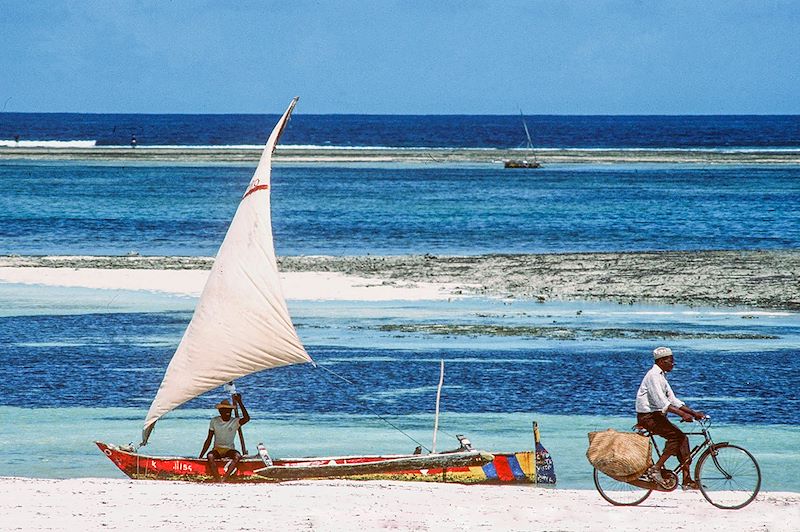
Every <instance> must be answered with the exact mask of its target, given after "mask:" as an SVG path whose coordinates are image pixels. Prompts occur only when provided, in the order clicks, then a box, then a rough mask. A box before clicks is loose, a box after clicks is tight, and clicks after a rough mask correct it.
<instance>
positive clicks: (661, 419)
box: [636, 412, 689, 462]
mask: <svg viewBox="0 0 800 532" xmlns="http://www.w3.org/2000/svg"><path fill="white" fill-rule="evenodd" d="M636 418H637V421H638V423H639V425H641V426H642V427H644V428H646V429H647V430H649V431H650V432H651V433H653V434H656V435H658V436H661V437H662V438H664V439H666V440H667V443H666V445H664V453H666V454H668V455H676V456H677V457H678V460H680V461H681V462H683V461H684V460H686V459H687V458H688V457H689V438H688V437H687V436H686V434H684V433H683V431H682V430H681V429H679V428H678V427H676V426H675V425H673V424H672V423H670V422H669V420H668V419H667V416H666V415H664V414H662V413H661V412H650V413H649V414H637V415H636Z"/></svg>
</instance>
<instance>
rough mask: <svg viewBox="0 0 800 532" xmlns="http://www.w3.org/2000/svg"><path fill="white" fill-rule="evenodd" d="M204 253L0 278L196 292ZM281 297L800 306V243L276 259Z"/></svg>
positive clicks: (23, 266)
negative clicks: (795, 246) (779, 247)
mask: <svg viewBox="0 0 800 532" xmlns="http://www.w3.org/2000/svg"><path fill="white" fill-rule="evenodd" d="M212 262H213V259H212V258H210V257H148V256H117V257H114V256H112V257H96V256H91V257H72V256H50V257H48V256H36V257H20V256H2V257H0V282H8V283H34V284H49V285H56V286H84V287H96V288H116V289H139V290H155V291H159V290H161V291H166V292H171V293H181V294H186V295H197V294H199V293H200V290H201V289H202V285H203V283H204V281H205V276H206V275H207V273H206V272H207V270H208V269H210V267H211V264H212ZM278 262H279V268H280V270H281V272H282V275H283V280H284V294H285V296H286V297H287V299H313V300H323V299H333V300H337V299H338V300H344V299H350V300H366V301H370V300H371V301H380V300H388V299H416V300H421V299H447V298H452V297H465V296H482V297H498V298H506V299H527V300H533V301H540V302H545V301H551V300H564V301H575V300H580V301H610V302H616V303H623V304H634V303H653V304H667V305H674V304H679V305H687V306H712V307H744V308H753V309H768V310H785V311H792V312H796V311H800V283H798V282H797V279H800V250H783V251H774V250H773V251H669V252H641V253H563V254H527V255H475V256H434V255H401V256H357V257H355V256H351V257H332V256H292V257H281V258H279V261H278Z"/></svg>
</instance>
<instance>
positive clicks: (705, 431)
mask: <svg viewBox="0 0 800 532" xmlns="http://www.w3.org/2000/svg"><path fill="white" fill-rule="evenodd" d="M697 423H698V424H699V425H700V432H684V434H686V436H703V441H702V442H701V443H698V444H697V445H695V446H694V448H693V449H692V450H691V451H689V457H688V458H687V459H686V460H684V461H683V462H680V463H679V464H678V465H677V466H675V468H673V469H672V470H671V471H672V472H673V473H674V474H676V475H677V474H678V472H679V471H680V470H681V469H683V468H684V467H685V466H688V465H689V464H691V463H692V461H693V460H694V458H695V457H696V456H697V455H699V454H701V453H702V452H703V451H705V450H706V449H711V458H712V459H713V460H714V465H715V466H717V469H719V471H720V472H721V473H722V474H724V475H725V476H726V478H730V474H728V472H727V471H725V470H724V469H723V468H722V466H721V465H720V463H719V462H718V461H717V456H716V453H715V452H714V447H716V446H717V445H723V444H727V443H728V442H719V443H715V442H714V440H713V439H712V438H711V431H710V427H711V421H710V419H709V418H706V419H699V420H697ZM636 432H638V433H639V434H641V435H642V436H647V437H649V438H650V442H651V443H652V444H653V449H655V451H656V456H658V458H661V449H659V448H658V444H657V443H656V440H655V436H656V435H655V434H652V433H651V432H650V431H649V430H647V429H644V428H641V427H639V428H636Z"/></svg>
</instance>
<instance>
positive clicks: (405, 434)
mask: <svg viewBox="0 0 800 532" xmlns="http://www.w3.org/2000/svg"><path fill="white" fill-rule="evenodd" d="M314 367H316V368H319V369H324V370H325V371H327V372H328V373H330V374H331V375H333V376H335V377H338V378H339V379H341V380H343V381H344V382H346V383H347V384H350V385H351V386H355V383H354V382H352V381H350V380H348V379H347V377H343V376H341V375H339V374H338V373H336V372H335V371H333V370H332V369H328V368H326V367H325V366H323V365H322V364H315V366H314ZM354 399H356V400H358V401H360V402H361V403H362V404H363V405H364V406H366V407H367V409H368V410H369V411H370V412H372V413H373V414H374V415H375V416H376V417H377V418H378V419H380V420H381V421H383V422H385V423H386V424H387V425H389V426H390V427H392V428H393V429H395V430H396V431H398V432H400V433H401V434H402V435H403V436H405V437H406V438H408V439H409V440H411V441H413V442H414V443H416V444H417V445H419V446H420V447H422V448H423V449H425V450H426V451H428V452H431V450H430V449H428V447H427V446H425V445H423V444H422V443H420V442H418V441H417V440H416V439H414V437H413V436H411V435H410V434H408V433H407V432H405V431H404V430H403V429H401V428H400V427H398V426H397V425H395V424H394V423H392V422H391V421H389V420H388V419H386V418H385V417H383V416H382V415H381V414H379V413H378V412H376V411H375V410H374V409H373V408H372V407H371V406H370V405H369V403H367V402H366V401H364V400H361V399H358V398H357V397H354Z"/></svg>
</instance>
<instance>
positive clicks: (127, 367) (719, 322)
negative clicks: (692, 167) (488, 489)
mask: <svg viewBox="0 0 800 532" xmlns="http://www.w3.org/2000/svg"><path fill="white" fill-rule="evenodd" d="M0 301H2V302H3V303H4V304H3V305H2V308H3V312H2V315H0V348H1V349H2V350H3V352H4V353H6V355H7V360H8V361H9V364H10V367H9V368H8V369H9V371H8V376H7V378H6V379H5V380H4V381H3V382H2V383H0V405H2V406H0V416H1V417H2V419H4V420H6V419H8V420H14V422H13V423H9V427H10V428H11V430H10V431H7V432H6V433H5V434H4V435H3V436H2V437H0V450H2V452H3V454H4V456H5V457H6V458H7V460H5V461H3V462H2V464H0V475H20V476H35V477H56V478H65V477H89V476H100V477H119V476H120V475H121V473H119V472H118V471H117V470H116V468H115V467H114V466H113V465H112V464H111V463H110V462H108V461H107V460H106V459H105V457H104V456H103V455H101V454H100V453H99V451H97V450H96V448H95V447H94V446H93V444H92V441H93V440H95V439H101V440H106V441H109V442H113V443H128V442H137V441H138V438H139V431H140V427H141V423H142V419H143V418H144V414H145V411H146V409H147V406H148V404H149V402H150V400H151V399H152V397H153V394H154V393H155V389H156V388H157V387H158V384H159V382H160V378H161V375H162V374H163V371H164V368H165V367H166V364H167V363H168V360H169V357H170V356H171V354H172V351H173V350H174V348H175V346H176V345H177V343H178V341H179V339H180V336H181V334H182V332H183V328H184V327H185V325H186V323H187V322H188V319H189V317H190V315H191V309H192V308H193V306H194V300H193V299H192V298H185V297H176V296H169V295H164V294H149V293H145V292H130V291H109V290H89V289H67V288H53V287H41V286H21V285H9V284H0ZM290 308H291V311H292V314H293V316H294V318H295V322H296V323H297V326H298V331H299V333H300V335H301V337H302V339H303V341H304V342H305V343H306V345H307V347H308V350H309V352H310V353H311V354H312V356H313V357H314V358H315V359H316V360H317V361H318V362H319V363H320V364H321V365H322V366H324V367H325V368H328V369H330V370H332V371H334V372H336V373H338V374H341V375H343V376H345V377H347V378H348V379H349V380H350V381H351V383H350V384H345V383H343V382H342V381H340V380H338V379H336V378H335V377H332V376H331V375H330V374H328V373H326V372H324V371H322V370H313V369H312V368H310V367H308V366H300V367H289V368H282V369H279V370H274V371H271V372H263V373H261V374H257V375H254V376H251V377H247V378H245V379H242V380H241V382H240V385H241V388H242V389H243V391H244V393H245V398H246V401H247V404H248V405H249V407H250V409H251V411H252V413H253V414H254V421H253V422H252V424H251V425H249V426H248V427H247V429H248V430H247V439H248V441H249V442H250V443H251V445H252V444H253V443H257V442H258V441H264V442H265V443H266V444H267V445H268V446H269V447H270V449H271V452H272V453H273V454H274V455H276V456H303V455H304V456H308V455H320V454H328V455H330V454H355V453H379V452H384V453H385V452H408V451H410V450H412V449H413V448H414V447H415V446H416V445H417V443H416V441H419V442H420V443H423V444H425V445H426V446H430V442H431V436H432V435H431V431H432V425H433V405H434V398H435V384H436V381H437V379H438V364H439V360H441V359H444V360H445V362H446V369H445V387H444V390H443V397H442V409H443V418H442V433H440V435H439V441H440V442H441V443H440V444H439V448H440V449H444V448H449V447H451V446H455V438H454V437H453V435H454V434H456V433H465V434H467V435H468V436H469V437H470V438H471V440H472V441H473V442H474V443H475V444H476V445H477V446H480V447H482V448H486V449H489V450H523V449H526V448H530V446H531V442H532V436H531V421H532V420H534V419H536V420H538V421H539V423H540V426H541V430H542V436H543V443H544V444H545V446H546V447H547V448H548V449H549V450H550V452H551V453H552V454H553V456H554V459H555V460H556V467H557V472H558V475H559V485H560V486H562V487H573V488H574V487H577V488H591V469H590V468H589V466H588V463H587V462H586V460H585V458H584V453H585V450H586V445H587V439H586V433H587V432H589V431H592V430H602V429H605V428H608V427H613V428H616V429H618V430H626V429H628V428H629V427H630V425H632V423H633V417H634V416H633V414H632V411H633V395H634V393H635V389H636V386H637V385H638V381H639V380H640V379H641V376H642V374H643V373H644V371H646V369H647V368H648V367H649V365H650V359H649V354H648V353H649V350H650V349H652V347H653V346H654V345H656V344H660V343H665V342H666V343H669V345H671V346H672V347H673V349H675V350H676V352H677V353H679V357H678V362H679V365H678V367H677V368H676V370H675V372H674V373H673V375H672V376H671V377H670V380H671V382H672V383H673V387H674V388H675V389H676V392H677V393H678V395H679V396H681V397H683V398H684V399H686V400H687V401H689V402H690V404H692V405H694V406H697V407H699V408H702V409H704V410H706V411H707V412H709V413H711V414H712V415H713V416H714V419H715V424H716V425H717V427H716V431H715V436H716V437H717V439H730V440H731V441H733V442H736V443H740V444H742V445H744V446H745V447H747V448H749V449H750V450H751V451H752V452H753V453H754V454H755V455H756V457H757V458H758V459H759V461H760V462H761V465H762V466H763V470H764V488H765V489H768V490H789V491H800V483H799V482H798V481H797V479H796V478H795V475H793V474H792V473H791V472H792V471H796V470H797V469H798V466H800V453H798V452H797V451H796V449H797V448H798V445H799V444H800V423H798V420H797V418H796V417H794V416H796V415H797V411H798V408H797V406H798V405H797V396H796V394H794V392H793V390H795V389H796V385H797V381H796V370H795V369H794V368H796V364H797V357H796V352H797V346H798V345H800V340H799V339H800V317H798V315H797V314H794V313H789V312H754V311H752V310H747V309H708V308H685V307H674V306H645V305H615V304H604V303H584V302H569V303H567V302H552V303H546V304H537V303H532V302H509V301H500V300H487V299H464V300H453V301H449V302H447V301H436V302H434V301H391V302H380V303H365V302H346V301H345V302H314V301H291V302H290ZM432 324H438V325H441V326H445V327H451V329H448V332H447V333H446V334H431V333H430V330H429V329H428V326H430V325H432ZM464 324H466V325H471V326H477V327H478V328H477V329H471V331H472V332H471V333H469V334H460V333H456V332H454V331H455V329H453V328H452V327H453V326H456V325H464ZM387 326H389V328H388V329H387V328H386V327H387ZM397 326H402V328H401V329H397ZM503 327H505V328H506V329H502V328H503ZM549 327H550V328H556V329H558V330H559V331H568V332H569V331H572V333H570V334H568V335H566V336H563V335H560V334H559V335H555V336H553V335H551V334H550V333H549V332H547V331H549V330H550V329H548V328H549ZM515 328H516V329H515ZM610 328H614V329H615V330H617V331H622V332H621V333H619V334H616V335H606V334H604V335H599V336H596V335H592V334H589V333H588V332H587V331H593V330H605V329H610ZM543 329H544V330H545V333H542V332H541V331H542V330H543ZM503 330H505V331H508V330H511V331H512V332H514V331H515V333H514V334H505V333H501V332H498V331H503ZM631 330H636V331H650V332H649V333H647V334H649V335H650V336H647V335H645V337H642V336H641V335H633V336H632V335H630V334H627V333H626V331H631ZM576 331H577V332H576ZM663 331H669V332H670V333H671V334H673V335H674V334H676V333H681V334H686V335H688V336H686V337H680V336H679V337H674V336H672V337H670V338H669V339H668V340H665V339H664V338H663V337H660V336H659V335H660V334H662V333H663ZM698 335H699V336H698ZM702 335H708V336H707V337H703V336H702ZM220 393H221V392H210V393H209V394H206V395H205V396H203V397H201V398H199V399H197V400H195V401H192V402H191V403H189V404H188V405H187V406H186V407H185V408H181V409H179V410H178V411H176V412H175V413H173V414H170V415H169V416H167V418H165V419H164V420H162V421H161V422H160V423H159V425H158V427H157V429H156V432H155V433H154V436H153V438H152V440H151V445H150V446H149V447H148V452H152V453H154V454H161V453H165V454H190V455H193V454H196V453H197V452H199V449H200V445H202V441H203V439H204V437H205V433H206V429H207V423H208V418H209V416H210V415H211V414H212V413H213V411H211V405H213V404H214V403H215V402H216V401H217V400H218V399H219V398H220V397H221V395H220ZM380 417H385V418H387V419H389V420H390V421H391V422H392V423H394V424H395V425H397V426H398V427H400V428H402V429H403V430H404V431H406V432H407V433H408V434H409V435H410V436H411V438H413V439H410V438H407V437H406V436H404V435H403V434H401V433H400V432H398V431H396V430H394V429H393V428H391V427H390V426H389V425H388V424H387V423H385V422H384V421H382V420H381V419H380ZM414 440H416V441H414Z"/></svg>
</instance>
